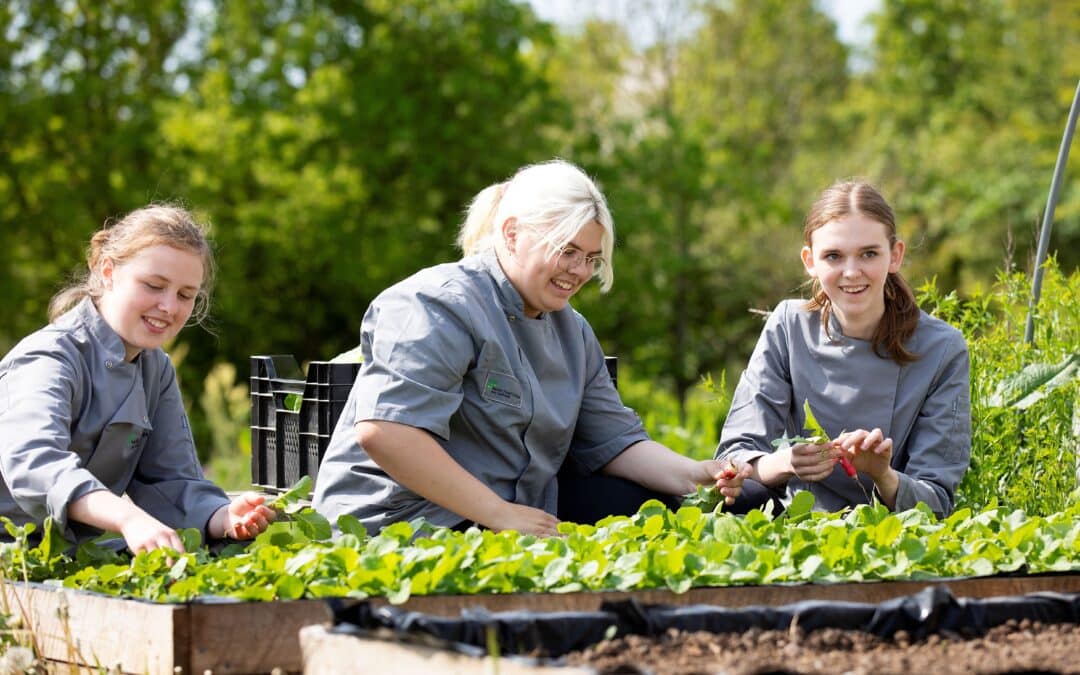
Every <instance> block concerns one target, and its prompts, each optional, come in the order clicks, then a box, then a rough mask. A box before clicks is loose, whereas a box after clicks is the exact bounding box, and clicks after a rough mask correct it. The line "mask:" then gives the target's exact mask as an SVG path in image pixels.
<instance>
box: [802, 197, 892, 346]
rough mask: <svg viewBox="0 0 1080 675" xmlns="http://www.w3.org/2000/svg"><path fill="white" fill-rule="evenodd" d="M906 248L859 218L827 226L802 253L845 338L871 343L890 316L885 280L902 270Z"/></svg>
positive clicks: (854, 216)
mask: <svg viewBox="0 0 1080 675" xmlns="http://www.w3.org/2000/svg"><path fill="white" fill-rule="evenodd" d="M903 259H904V242H902V241H900V240H896V242H895V243H892V244H890V242H889V231H888V228H887V227H886V226H885V225H884V224H882V223H880V222H878V221H877V220H874V219H872V218H870V217H868V216H866V215H864V214H862V213H859V212H854V213H850V214H848V215H845V216H841V217H839V218H835V219H833V220H830V221H828V222H827V223H825V224H824V225H822V226H821V227H819V228H817V229H816V230H814V231H813V232H812V233H811V235H810V245H809V246H804V247H803V249H802V261H803V266H804V267H805V268H806V273H807V274H809V275H810V276H811V277H813V278H815V279H817V280H818V282H819V283H820V284H821V288H822V290H823V291H824V292H825V295H827V296H828V297H829V300H830V301H831V302H832V307H833V311H834V312H835V313H836V318H837V320H839V322H840V327H841V329H842V330H843V331H844V335H847V336H848V337H854V338H860V339H870V338H871V337H872V336H873V334H874V329H875V328H877V325H878V322H879V321H880V320H881V317H882V316H883V315H884V313H885V280H886V279H887V278H888V275H889V274H890V273H894V272H898V271H899V270H900V263H901V262H902V261H903Z"/></svg>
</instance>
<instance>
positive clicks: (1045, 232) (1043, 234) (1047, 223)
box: [1024, 82, 1080, 344]
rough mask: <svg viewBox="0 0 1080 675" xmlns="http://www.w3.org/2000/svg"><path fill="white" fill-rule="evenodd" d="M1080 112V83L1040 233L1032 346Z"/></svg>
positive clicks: (1030, 321) (1029, 329)
mask: <svg viewBox="0 0 1080 675" xmlns="http://www.w3.org/2000/svg"><path fill="white" fill-rule="evenodd" d="M1078 110H1080V82H1077V84H1076V93H1075V94H1073V102H1072V107H1071V108H1070V109H1069V121H1068V123H1066V125H1065V135H1064V136H1062V138H1061V149H1060V150H1058V158H1057V164H1056V165H1054V179H1053V180H1052V181H1050V194H1049V196H1047V198H1046V211H1045V212H1044V213H1043V221H1042V229H1041V230H1040V231H1039V249H1038V252H1037V253H1036V254H1035V279H1034V281H1032V284H1031V304H1029V305H1028V315H1027V326H1026V327H1025V328H1024V342H1026V343H1028V344H1031V341H1032V340H1033V339H1034V338H1035V306H1036V305H1038V304H1039V295H1040V294H1041V293H1042V278H1043V263H1045V262H1046V254H1047V251H1048V250H1049V248H1050V229H1051V227H1053V224H1054V208H1055V207H1056V206H1057V200H1058V193H1060V192H1061V175H1062V174H1063V173H1065V163H1066V162H1067V161H1068V159H1069V146H1071V145H1072V137H1073V132H1074V131H1076V114H1077V111H1078Z"/></svg>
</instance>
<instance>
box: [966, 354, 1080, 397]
mask: <svg viewBox="0 0 1080 675" xmlns="http://www.w3.org/2000/svg"><path fill="white" fill-rule="evenodd" d="M1075 377H1080V354H1071V355H1069V356H1068V357H1067V358H1066V359H1065V360H1063V361H1061V362H1060V363H1032V364H1030V365H1028V366H1025V367H1024V368H1023V369H1022V370H1021V371H1020V372H1019V373H1016V374H1015V375H1012V376H1011V377H1008V378H1006V379H1004V380H1002V381H1001V382H1000V383H998V386H997V388H996V389H995V390H994V393H993V394H992V395H991V396H990V398H989V400H988V401H987V403H988V404H989V405H991V406H996V407H1002V408H1004V407H1014V408H1020V409H1024V408H1028V407H1030V406H1032V405H1033V404H1034V403H1035V402H1037V401H1038V400H1039V399H1041V398H1043V397H1045V396H1046V394H1047V393H1049V392H1051V391H1053V390H1054V389H1056V388H1058V387H1060V386H1063V385H1065V384H1068V382H1069V381H1070V380H1072V379H1073V378H1075Z"/></svg>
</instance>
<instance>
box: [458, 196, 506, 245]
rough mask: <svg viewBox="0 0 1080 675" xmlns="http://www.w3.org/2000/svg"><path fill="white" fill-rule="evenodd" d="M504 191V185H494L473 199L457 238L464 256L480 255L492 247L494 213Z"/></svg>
mask: <svg viewBox="0 0 1080 675" xmlns="http://www.w3.org/2000/svg"><path fill="white" fill-rule="evenodd" d="M505 191H506V183H496V184H494V185H489V186H487V187H486V188H484V189H483V190H481V191H480V194H478V195H476V196H475V197H473V200H472V202H471V203H470V204H469V210H468V212H467V213H466V215H465V223H464V224H463V225H462V226H461V231H460V232H458V238H457V244H458V247H459V248H460V249H461V251H462V253H464V254H465V255H474V254H476V253H480V252H482V251H485V250H487V249H489V248H491V247H492V246H493V245H494V241H495V239H494V235H495V227H494V224H495V212H496V211H498V210H499V202H500V201H502V196H503V193H504V192H505Z"/></svg>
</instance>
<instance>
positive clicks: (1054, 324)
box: [919, 260, 1080, 515]
mask: <svg viewBox="0 0 1080 675" xmlns="http://www.w3.org/2000/svg"><path fill="white" fill-rule="evenodd" d="M1045 272H1046V276H1045V278H1044V281H1043V291H1042V295H1041V298H1040V301H1039V304H1038V307H1037V308H1036V318H1035V333H1034V340H1033V344H1027V343H1025V342H1024V327H1025V320H1026V316H1027V311H1028V303H1029V300H1030V298H1031V291H1030V281H1029V280H1028V278H1027V277H1026V276H1025V275H1024V274H1021V273H1015V272H1014V273H1001V274H999V276H998V278H997V282H996V283H995V285H994V287H993V288H992V289H991V291H990V292H989V293H988V294H979V295H975V296H973V297H971V298H968V299H964V300H961V299H959V298H958V297H957V296H956V294H955V293H954V292H951V293H944V294H943V293H942V292H941V291H940V290H939V289H938V288H937V286H936V284H935V283H934V282H933V281H930V282H928V283H926V284H924V285H923V286H922V287H921V288H920V289H919V301H920V304H921V305H922V307H923V309H925V310H926V311H928V312H930V313H932V314H934V315H935V316H938V317H940V318H941V319H944V320H945V321H948V322H949V323H951V324H952V325H954V326H956V327H957V328H959V329H960V330H961V331H963V333H964V336H965V337H966V338H967V340H968V348H969V350H970V354H971V414H972V449H971V468H970V470H969V471H968V473H967V475H966V476H965V477H964V480H963V482H962V483H961V484H960V488H959V490H958V493H957V507H958V508H960V507H964V506H968V507H971V508H973V509H981V508H982V507H984V506H986V505H988V504H991V503H994V502H997V503H998V504H1001V505H1002V506H1007V507H1009V508H1020V509H1023V510H1024V511H1026V512H1027V513H1029V514H1039V515H1046V514H1050V513H1055V512H1058V511H1061V510H1063V509H1064V508H1065V507H1066V505H1068V504H1070V503H1072V501H1073V500H1075V499H1076V487H1077V463H1076V462H1077V451H1078V446H1080V437H1078V435H1077V430H1076V429H1074V428H1073V427H1074V421H1075V420H1076V419H1078V417H1077V416H1078V413H1077V408H1078V391H1080V379H1078V378H1076V377H1073V378H1071V380H1069V381H1066V382H1064V383H1062V384H1060V386H1056V387H1053V388H1051V386H1050V385H1043V386H1042V387H1041V388H1042V389H1043V390H1044V391H1043V393H1044V394H1045V395H1044V396H1043V397H1042V398H1041V399H1039V400H1037V401H1035V402H1034V403H1032V404H1031V405H1029V406H1026V407H1025V406H1024V405H1022V404H1017V403H1009V402H1003V401H1001V400H999V399H1000V397H995V393H997V392H998V391H999V390H1000V389H1001V387H1002V383H1003V382H1006V381H1009V380H1013V379H1015V378H1016V377H1017V376H1018V375H1019V374H1020V373H1021V371H1023V370H1024V368H1025V367H1029V366H1032V365H1033V364H1059V363H1062V362H1064V361H1065V360H1066V359H1068V358H1070V357H1071V356H1072V355H1074V354H1077V353H1078V352H1080V272H1077V271H1074V272H1073V273H1072V274H1071V275H1069V276H1066V275H1064V274H1063V273H1062V272H1061V270H1060V269H1059V268H1058V266H1057V265H1056V263H1055V262H1054V261H1053V260H1051V261H1049V262H1048V263H1047V264H1046V268H1045Z"/></svg>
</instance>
